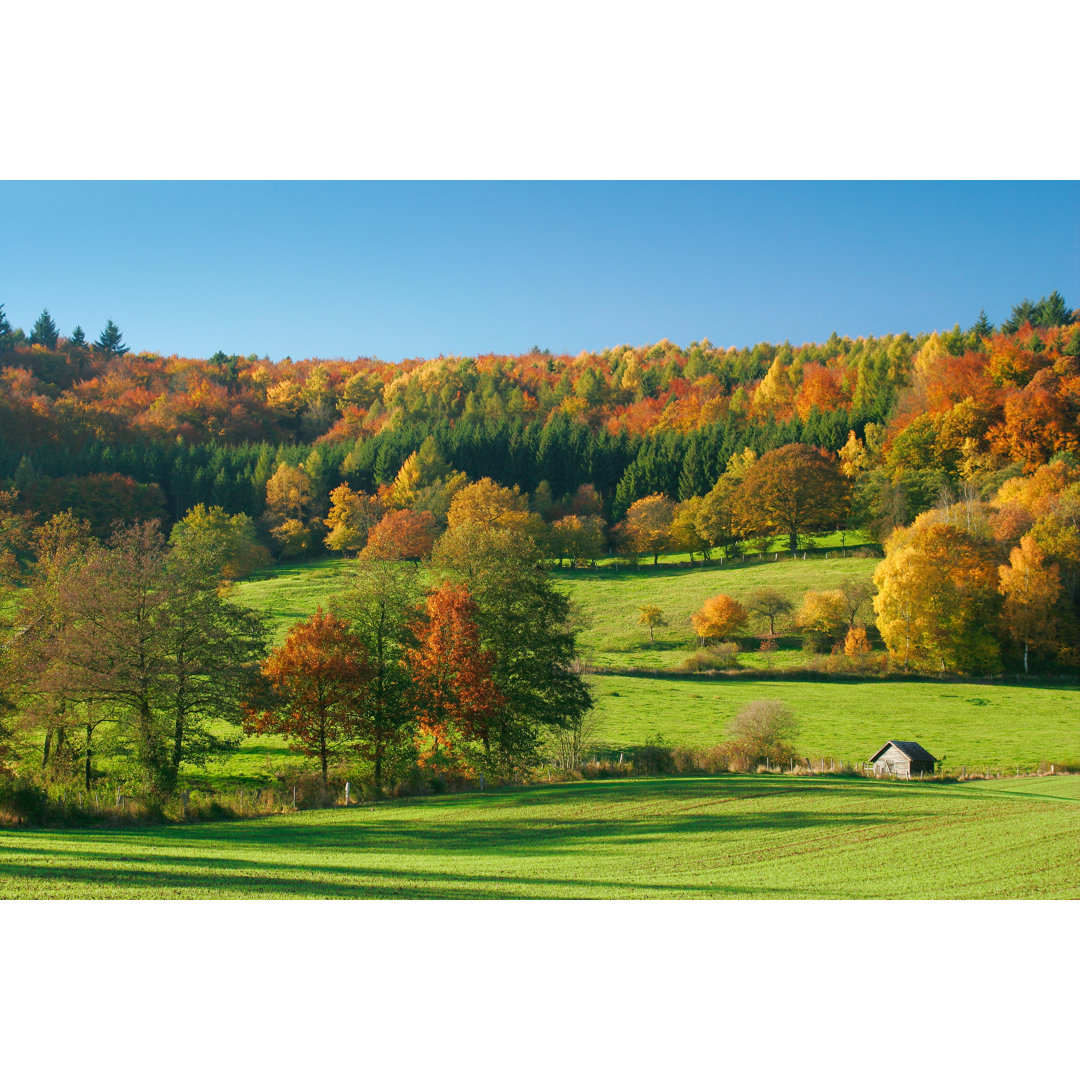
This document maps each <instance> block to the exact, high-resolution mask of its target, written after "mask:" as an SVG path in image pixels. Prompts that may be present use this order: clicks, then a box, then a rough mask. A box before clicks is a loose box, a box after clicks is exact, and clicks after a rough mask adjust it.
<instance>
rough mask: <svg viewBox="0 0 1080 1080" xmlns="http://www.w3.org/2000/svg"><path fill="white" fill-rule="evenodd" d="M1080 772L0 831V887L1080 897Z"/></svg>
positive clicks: (443, 894)
mask: <svg viewBox="0 0 1080 1080" xmlns="http://www.w3.org/2000/svg"><path fill="white" fill-rule="evenodd" d="M1078 836H1080V777H1044V778H1025V779H1020V780H1003V781H976V782H972V783H966V784H948V785H941V784H926V783H904V782H889V781H872V780H862V779H851V778H840V777H814V778H809V777H796V776H764V775H763V776H732V775H726V776H721V777H701V778H686V777H677V778H664V779H642V780H611V781H596V782H593V783H587V784H583V783H578V784H553V785H547V786H539V787H527V788H508V789H502V790H499V791H496V792H488V793H486V794H470V795H457V796H438V797H429V798H425V799H414V800H403V801H399V802H385V803H378V804H376V805H374V806H360V807H351V808H348V809H346V808H341V809H338V810H323V811H310V812H302V813H292V814H283V815H276V816H273V817H266V818H261V819H257V820H249V821H236V822H221V823H212V824H191V825H182V826H180V825H173V826H160V827H155V828H131V829H102V828H93V829H71V830H62V831H61V830H48V829H13V830H6V831H3V832H0V897H2V898H21V899H38V898H57V899H59V898H79V897H100V898H199V897H213V898H219V899H224V898H240V897H286V898H287V897H310V898H317V897H323V898H335V897H337V898H427V899H484V898H604V899H621V898H660V897H663V898H676V897H677V898H711V899H719V898H727V897H737V898H762V899H763V898H785V899H833V898H845V899H874V898H895V897H904V898H908V899H931V898H965V899H975V898H979V899H1007V898H1074V899H1075V898H1080V849H1078V847H1077V837H1078Z"/></svg>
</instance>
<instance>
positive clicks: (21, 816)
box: [0, 777, 48, 825]
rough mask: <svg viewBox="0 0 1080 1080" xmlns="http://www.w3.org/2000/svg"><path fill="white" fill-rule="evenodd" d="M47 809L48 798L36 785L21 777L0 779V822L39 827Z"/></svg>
mask: <svg viewBox="0 0 1080 1080" xmlns="http://www.w3.org/2000/svg"><path fill="white" fill-rule="evenodd" d="M47 809H48V797H47V796H46V794H45V792H44V791H43V790H42V789H41V788H39V787H38V786H37V785H36V784H34V783H32V782H31V781H29V780H26V779H23V778H22V777H16V778H13V779H0V820H4V821H8V822H10V823H11V824H14V825H40V824H42V823H43V822H44V820H45V817H46V812H47Z"/></svg>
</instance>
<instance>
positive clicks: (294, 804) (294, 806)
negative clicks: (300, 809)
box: [292, 784, 296, 810]
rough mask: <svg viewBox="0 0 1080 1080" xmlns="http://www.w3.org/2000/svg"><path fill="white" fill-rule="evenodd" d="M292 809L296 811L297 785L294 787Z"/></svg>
mask: <svg viewBox="0 0 1080 1080" xmlns="http://www.w3.org/2000/svg"><path fill="white" fill-rule="evenodd" d="M292 808H293V809H294V810H295V809H296V785H295V784H293V786H292Z"/></svg>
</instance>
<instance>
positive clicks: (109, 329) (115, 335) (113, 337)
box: [94, 319, 131, 357]
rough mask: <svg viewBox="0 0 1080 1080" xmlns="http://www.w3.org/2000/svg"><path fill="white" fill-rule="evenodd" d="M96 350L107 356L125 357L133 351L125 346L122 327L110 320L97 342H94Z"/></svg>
mask: <svg viewBox="0 0 1080 1080" xmlns="http://www.w3.org/2000/svg"><path fill="white" fill-rule="evenodd" d="M94 349H95V350H96V351H97V352H100V353H104V354H105V355H106V356H113V357H118V356H123V355H124V354H125V353H126V352H130V351H131V350H130V349H129V348H128V346H127V345H125V344H124V339H123V337H122V336H121V334H120V327H119V326H117V325H116V323H114V322H113V321H112V319H109V320H108V321H107V322H106V323H105V329H104V330H102V331H101V334H100V336H99V337H98V339H97V341H95V342H94Z"/></svg>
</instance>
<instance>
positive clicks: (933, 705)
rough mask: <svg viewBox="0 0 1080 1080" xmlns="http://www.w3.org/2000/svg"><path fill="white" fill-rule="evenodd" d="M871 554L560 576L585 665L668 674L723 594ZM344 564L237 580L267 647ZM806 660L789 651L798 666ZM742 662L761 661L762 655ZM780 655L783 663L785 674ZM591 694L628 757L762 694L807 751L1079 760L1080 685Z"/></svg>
mask: <svg viewBox="0 0 1080 1080" xmlns="http://www.w3.org/2000/svg"><path fill="white" fill-rule="evenodd" d="M875 565H876V562H875V560H873V559H863V558H850V559H837V558H830V559H828V560H825V559H823V558H822V557H821V556H820V555H818V556H815V557H814V558H811V559H807V560H806V561H802V560H797V561H794V562H790V561H788V562H783V561H780V562H772V563H770V562H768V561H766V562H763V563H762V562H753V561H751V562H750V563H748V564H747V565H742V564H737V565H734V566H725V567H720V566H710V567H706V568H698V569H694V570H690V569H686V568H676V567H671V566H664V565H661V566H660V567H658V568H653V567H644V566H643V567H642V568H641V569H640V570H622V571H613V570H600V571H587V570H577V571H569V570H563V571H561V572H557V573H556V574H555V579H556V581H557V582H558V583H559V585H560V586H561V587H563V588H565V589H566V590H567V591H568V592H569V594H570V596H571V597H572V598H573V599H574V601H575V602H576V603H577V605H578V606H579V608H580V609H581V610H582V612H583V613H584V615H585V616H586V619H587V621H588V623H589V626H588V629H586V630H585V631H583V633H582V634H581V644H582V648H583V651H584V653H585V655H586V656H587V658H588V659H589V660H590V661H591V662H592V663H594V664H597V665H599V666H603V667H608V668H620V667H621V668H628V667H637V668H642V669H647V670H655V671H659V672H663V671H665V670H670V669H671V668H673V667H674V666H676V665H677V664H678V662H680V661H681V659H682V658H683V657H684V656H685V655H686V654H687V653H689V652H691V651H693V649H694V648H695V643H694V639H693V635H692V631H691V629H690V626H689V618H690V613H691V612H692V611H695V610H697V608H699V607H700V606H701V604H702V602H703V601H704V600H705V598H706V597H708V596H712V595H715V594H716V593H719V592H726V593H730V594H731V595H733V596H735V597H745V596H746V595H747V594H748V593H749V592H750V591H751V590H752V589H755V588H758V587H760V586H762V585H769V586H772V587H774V588H777V589H780V590H781V591H783V592H785V593H786V594H787V595H788V596H790V597H791V599H792V600H794V601H798V599H799V598H800V597H801V596H802V594H803V593H804V592H805V591H806V590H807V589H827V588H835V587H837V586H838V585H839V584H840V583H841V582H843V581H845V580H861V581H868V580H869V579H870V577H871V575H872V574H873V570H874V567H875ZM347 581H348V577H347V562H346V560H343V559H332V560H324V561H322V562H318V563H311V564H307V565H304V566H292V567H282V568H278V569H276V570H274V571H272V572H271V573H269V574H268V575H265V576H263V577H260V578H259V579H255V580H250V581H245V582H241V583H240V584H239V585H238V586H237V595H238V597H239V598H240V599H241V600H243V601H244V602H247V603H250V604H252V605H253V606H256V607H259V608H261V609H262V610H265V611H268V612H270V613H271V614H272V616H273V618H274V630H275V640H276V641H281V640H282V639H283V638H284V636H285V633H286V632H287V631H288V628H289V626H291V625H292V623H293V622H295V621H296V620H298V619H301V618H305V617H306V616H307V615H308V614H310V613H311V612H312V611H314V610H315V607H316V606H317V605H318V604H322V605H324V606H326V604H327V603H328V601H329V598H330V596H331V595H332V594H333V593H335V592H338V591H340V590H341V589H342V588H344V587H345V586H346V585H347ZM647 603H656V604H659V605H660V607H662V608H663V609H664V610H665V612H667V618H668V621H669V622H670V624H671V625H670V627H669V628H667V629H665V630H662V631H660V632H659V633H658V635H657V638H658V640H657V644H656V646H655V647H650V646H649V643H648V636H647V633H646V632H645V631H644V629H643V628H642V627H640V626H638V625H637V617H638V609H639V607H640V606H641V605H643V604H647ZM799 658H801V653H800V652H799V651H797V650H795V651H793V653H792V659H793V660H797V659H799ZM744 660H749V661H750V662H753V663H760V661H759V658H758V656H757V655H756V654H753V653H751V654H749V656H747V655H746V654H744ZM783 663H784V662H783V658H782V654H781V658H780V659H778V660H777V666H778V667H780V666H783ZM593 683H594V689H595V691H596V695H597V710H596V732H595V737H596V739H597V741H598V742H599V743H601V744H602V745H604V746H606V747H608V748H610V749H612V750H616V751H618V750H623V749H628V748H630V747H633V746H639V745H641V744H643V743H645V742H646V741H647V740H649V739H650V738H653V737H655V736H656V735H661V736H662V737H663V738H664V740H665V742H666V743H667V744H668V745H669V746H672V745H679V744H685V745H693V746H712V745H714V744H716V743H717V742H719V741H721V739H722V736H723V731H724V728H725V726H726V724H727V722H728V721H729V720H730V718H731V717H732V715H733V714H734V713H735V711H736V710H737V709H738V708H739V707H740V706H741V705H742V704H744V703H745V702H747V701H751V700H754V699H756V698H763V697H768V698H778V699H780V700H782V701H785V702H787V703H788V704H789V705H790V706H791V707H792V709H793V710H794V711H795V713H796V715H797V716H798V717H799V720H800V722H801V725H802V734H801V736H800V738H799V740H798V747H799V749H800V750H801V751H802V752H803V753H804V754H805V755H806V756H809V757H813V758H819V757H826V758H840V759H843V760H847V761H850V760H862V759H865V758H866V757H867V756H868V755H869V754H871V753H873V752H874V751H875V750H876V749H877V748H878V747H879V746H880V745H881V744H882V743H883V742H884V741H885V740H886V739H891V738H898V739H914V740H915V741H917V742H920V743H922V744H923V745H924V746H926V747H927V748H928V749H930V750H931V752H932V753H935V754H936V755H937V756H939V757H941V756H943V755H944V756H945V757H946V760H947V763H948V764H949V765H951V766H959V765H967V766H969V767H970V768H978V769H982V768H983V767H984V766H987V765H989V766H993V767H1000V768H1013V767H1015V766H1017V765H1019V766H1020V767H1021V768H1024V769H1026V768H1031V767H1034V766H1035V765H1037V764H1038V763H1039V762H1040V761H1043V760H1048V761H1061V760H1077V759H1080V722H1078V720H1077V717H1078V716H1080V688H1077V687H1076V686H1060V685H1059V686H1043V687H1040V686H1032V685H1026V686H1023V687H1019V686H1015V685H1011V686H1010V685H1008V684H1006V683H997V684H979V683H967V684H965V683H939V682H881V681H879V680H875V679H868V680H865V681H862V682H843V683H839V682H833V683H829V682H793V681H785V680H764V679H755V680H753V681H740V680H736V679H719V680H717V679H709V678H703V677H695V678H687V677H678V678H676V677H668V678H664V677H660V678H651V677H640V676H619V675H601V676H596V677H595V678H594V680H593ZM299 760H300V759H299V757H297V756H295V755H290V754H289V753H288V751H286V750H285V749H284V748H283V746H282V744H281V742H280V740H276V739H270V738H267V739H256V740H250V741H248V742H247V743H245V745H244V747H243V749H242V750H241V752H240V753H239V754H237V755H234V756H233V757H232V758H231V759H227V760H226V761H224V762H221V763H219V764H218V765H216V766H215V765H211V766H210V768H209V769H208V770H207V773H206V774H205V775H207V776H208V777H221V778H231V777H236V778H241V777H246V778H249V779H250V780H251V781H252V782H254V779H255V778H256V777H258V776H265V775H268V774H271V773H272V772H273V771H274V769H275V768H276V767H279V766H280V765H282V764H285V763H286V762H294V763H298V762H299Z"/></svg>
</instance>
